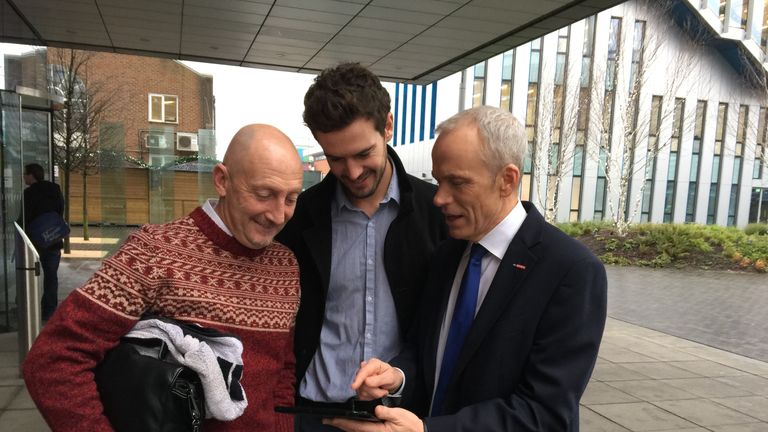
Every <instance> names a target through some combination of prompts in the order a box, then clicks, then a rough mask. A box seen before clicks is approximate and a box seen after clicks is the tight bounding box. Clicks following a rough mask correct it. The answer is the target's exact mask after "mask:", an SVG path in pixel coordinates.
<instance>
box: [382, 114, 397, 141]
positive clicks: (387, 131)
mask: <svg viewBox="0 0 768 432" xmlns="http://www.w3.org/2000/svg"><path fill="white" fill-rule="evenodd" d="M394 124H395V120H394V116H392V113H391V112H390V113H387V121H386V123H384V142H385V143H388V142H389V140H391V139H392V131H394V129H395V126H394Z"/></svg>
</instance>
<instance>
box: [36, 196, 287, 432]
mask: <svg viewBox="0 0 768 432" xmlns="http://www.w3.org/2000/svg"><path fill="white" fill-rule="evenodd" d="M298 307H299V270H298V264H297V262H296V258H295V257H294V255H293V253H292V252H291V251H290V250H289V249H288V248H286V247H285V246H283V245H281V244H279V243H272V244H271V245H270V246H268V247H266V248H264V249H260V250H253V249H248V248H245V247H243V246H242V245H240V244H239V243H238V242H237V241H236V240H235V239H234V238H233V237H231V236H229V235H227V234H226V233H224V232H223V231H222V230H221V229H220V228H219V227H218V226H216V224H215V223H214V222H213V221H212V220H211V219H210V218H209V217H208V215H206V214H205V212H204V211H203V210H202V209H201V208H197V209H195V211H193V212H192V213H191V214H190V215H189V216H187V217H185V218H182V219H179V220H176V221H173V222H169V223H167V224H163V225H146V226H144V227H142V228H141V229H140V230H138V231H137V232H135V233H133V234H131V236H130V237H129V238H128V239H127V240H126V242H125V244H124V245H123V246H122V247H121V248H120V250H119V251H117V252H116V253H115V255H114V256H112V257H110V258H108V259H107V260H105V261H104V263H103V265H102V267H101V268H100V269H99V270H98V271H97V272H96V273H95V274H94V275H93V277H91V279H89V280H88V282H87V283H86V284H85V285H84V286H82V287H81V288H79V289H77V290H76V291H74V292H73V293H72V294H70V295H69V296H68V297H67V299H66V300H65V301H64V302H63V303H62V304H61V306H59V308H58V309H57V311H56V313H55V315H54V316H53V317H52V318H51V320H50V321H49V322H48V323H47V324H46V325H45V327H44V328H43V331H42V333H41V334H40V336H39V337H38V338H37V340H36V341H35V343H34V345H33V346H32V349H31V350H30V352H29V354H28V356H27V359H26V361H25V362H24V365H23V373H24V380H25V381H26V384H27V389H28V390H29V394H30V395H31V396H32V399H33V400H34V401H35V403H36V404H37V406H38V408H39V409H40V412H41V413H42V415H43V417H44V418H45V420H46V421H47V422H48V424H49V425H50V426H51V428H52V429H53V430H54V431H79V432H82V431H89V432H91V431H110V430H112V428H111V426H110V425H109V421H108V420H107V418H106V417H105V416H104V415H103V414H102V406H101V402H100V401H99V394H98V391H97V390H96V384H95V382H94V380H93V372H92V370H93V368H94V367H95V366H96V365H97V364H98V363H99V362H100V361H101V359H102V358H103V357H104V354H105V352H106V351H107V350H109V349H110V348H112V347H113V346H114V345H116V344H117V343H118V341H119V339H120V337H121V336H123V335H124V334H125V333H127V332H128V331H129V330H130V329H131V328H132V327H133V325H134V324H135V323H136V321H137V320H138V318H139V317H140V316H141V315H142V314H143V313H145V312H152V313H155V314H157V315H161V316H166V317H172V318H176V319H181V320H187V321H192V322H196V323H199V324H201V325H203V326H207V327H213V328H216V329H219V330H221V331H224V332H229V333H234V334H236V335H238V336H239V337H240V339H241V340H242V342H243V365H244V370H243V377H242V380H241V383H242V385H243V388H244V390H245V393H246V397H247V399H248V407H247V408H246V410H245V413H244V414H243V415H242V416H241V417H239V418H238V419H236V420H234V421H231V422H220V421H215V420H207V421H206V422H205V423H204V430H205V431H281V432H289V431H291V432H292V431H293V418H292V416H289V415H285V414H277V413H275V412H274V406H275V405H293V394H294V391H293V384H294V357H293V347H292V339H293V327H294V321H295V317H296V312H297V310H298ZM137 415H141V413H137Z"/></svg>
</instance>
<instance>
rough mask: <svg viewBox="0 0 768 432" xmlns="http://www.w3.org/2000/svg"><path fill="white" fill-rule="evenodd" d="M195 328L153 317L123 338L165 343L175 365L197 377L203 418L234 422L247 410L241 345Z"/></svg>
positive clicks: (212, 332) (201, 328)
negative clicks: (157, 340)
mask: <svg viewBox="0 0 768 432" xmlns="http://www.w3.org/2000/svg"><path fill="white" fill-rule="evenodd" d="M195 327H198V328H199V330H197V329H195V328H192V327H191V326H190V325H188V324H186V323H185V327H182V326H179V325H177V324H176V323H174V322H173V321H172V320H165V319H164V318H154V317H153V318H149V319H142V320H140V321H139V322H137V323H136V325H135V326H134V327H133V329H131V331H129V332H128V334H126V335H125V336H126V337H132V338H139V339H160V340H162V341H164V342H165V343H166V345H167V346H168V352H169V353H170V354H171V356H172V357H173V359H174V360H175V361H177V362H178V363H179V364H181V365H184V366H187V367H188V368H190V369H192V370H194V371H195V372H197V374H198V375H199V376H200V381H201V382H202V384H203V393H204V395H205V408H206V414H205V416H206V418H215V419H217V420H224V421H227V420H234V419H236V418H237V417H239V416H240V415H242V414H243V411H245V407H246V406H248V400H247V399H246V396H245V392H244V391H243V388H242V386H241V385H240V378H241V377H242V373H243V360H242V355H243V344H242V342H240V340H239V339H238V338H237V337H235V336H233V335H226V334H223V333H220V332H218V331H216V330H213V329H210V328H203V327H200V326H196V325H195ZM185 329H186V331H185ZM185 333H186V334H185Z"/></svg>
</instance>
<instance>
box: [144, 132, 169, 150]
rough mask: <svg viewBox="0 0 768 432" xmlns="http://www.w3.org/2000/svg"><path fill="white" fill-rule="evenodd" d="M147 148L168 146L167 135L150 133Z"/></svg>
mask: <svg viewBox="0 0 768 432" xmlns="http://www.w3.org/2000/svg"><path fill="white" fill-rule="evenodd" d="M146 145H147V148H166V147H167V145H166V144H165V135H161V134H152V133H149V134H147V136H146Z"/></svg>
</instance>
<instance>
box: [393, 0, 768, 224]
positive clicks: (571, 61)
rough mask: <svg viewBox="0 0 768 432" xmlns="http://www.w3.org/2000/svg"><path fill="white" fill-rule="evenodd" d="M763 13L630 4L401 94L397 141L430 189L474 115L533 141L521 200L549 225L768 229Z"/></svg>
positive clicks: (767, 19) (767, 29)
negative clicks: (515, 123) (514, 123)
mask: <svg viewBox="0 0 768 432" xmlns="http://www.w3.org/2000/svg"><path fill="white" fill-rule="evenodd" d="M767 43H768V3H766V2H764V1H762V0H744V1H740V0H738V1H737V0H729V1H720V2H718V1H699V0H685V1H672V2H665V1H652V2H647V1H629V2H626V3H624V4H621V5H618V6H614V7H612V8H610V9H607V10H605V11H602V12H600V13H598V14H596V15H593V16H590V17H588V18H586V19H583V20H580V21H578V22H575V23H573V24H570V25H568V26H565V27H563V28H561V29H559V30H556V31H553V32H551V33H549V34H546V35H544V36H543V37H540V38H536V39H534V40H532V41H530V42H527V43H525V44H522V45H520V46H518V47H516V48H514V49H511V50H508V51H506V52H504V53H502V54H499V55H496V56H493V57H491V58H488V59H485V60H483V61H480V62H478V63H477V64H475V65H473V66H470V67H468V68H466V69H465V70H463V71H461V72H459V73H456V74H453V75H451V76H449V77H447V78H444V79H442V80H440V81H437V82H436V83H432V84H428V85H425V86H419V85H415V84H404V83H400V84H396V88H395V92H394V96H395V107H394V112H395V117H396V129H397V130H396V133H395V137H394V140H393V143H392V144H393V145H394V146H395V149H396V150H397V151H398V153H399V154H400V155H401V157H402V158H403V160H404V163H405V165H406V167H407V169H408V170H409V171H410V172H411V173H413V174H415V175H417V176H420V177H422V178H425V179H431V175H430V170H431V160H430V152H431V148H432V144H433V142H434V127H435V125H436V124H437V123H439V122H440V121H441V120H444V119H445V118H447V117H449V116H450V115H452V114H454V113H456V112H458V111H459V110H463V109H466V108H469V107H472V106H477V105H484V104H487V105H493V106H497V107H502V108H504V109H508V110H509V111H511V112H512V113H513V114H514V115H515V116H516V117H517V118H518V119H519V120H520V121H521V122H523V123H524V124H525V127H526V130H527V131H528V140H529V149H530V154H529V157H528V158H527V160H526V164H525V167H524V175H523V182H522V186H521V196H522V197H523V199H526V200H531V201H533V202H534V203H536V205H537V206H538V207H539V208H540V209H545V211H546V212H547V215H548V217H549V219H550V220H552V221H555V220H556V221H588V220H602V219H612V220H615V219H616V218H618V217H622V218H626V219H627V220H629V221H635V222H646V221H651V222H674V223H684V222H695V223H700V224H717V225H723V226H740V227H743V226H745V225H746V224H747V223H749V222H756V221H760V222H768V173H767V172H766V171H768V165H767V164H768V155H766V151H765V148H766V145H767V144H768V130H767V127H768V122H767V121H766V119H767V115H768V111H767V109H766V107H767V106H768V99H767V98H766V95H767V92H766V82H765V71H766V67H768V62H766V52H767V49H766V46H767Z"/></svg>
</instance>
